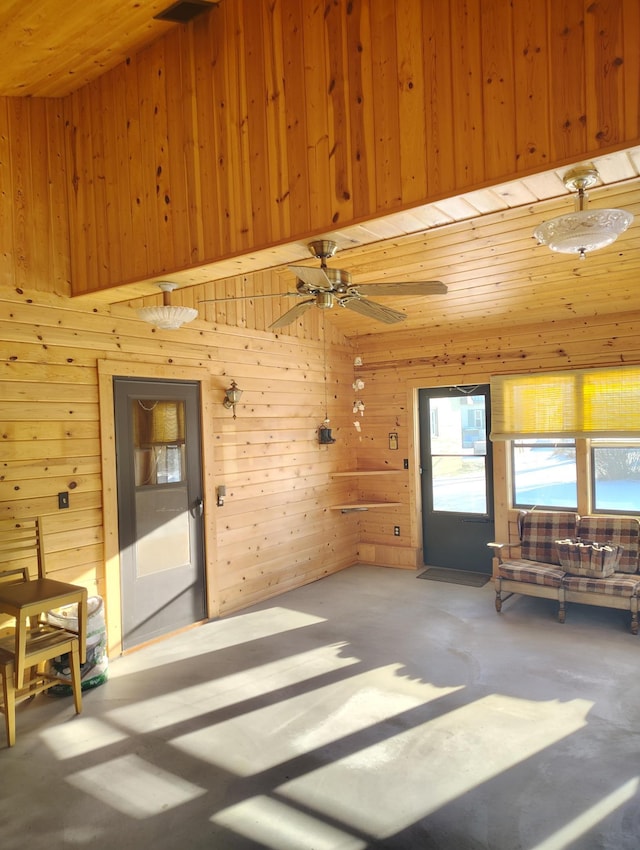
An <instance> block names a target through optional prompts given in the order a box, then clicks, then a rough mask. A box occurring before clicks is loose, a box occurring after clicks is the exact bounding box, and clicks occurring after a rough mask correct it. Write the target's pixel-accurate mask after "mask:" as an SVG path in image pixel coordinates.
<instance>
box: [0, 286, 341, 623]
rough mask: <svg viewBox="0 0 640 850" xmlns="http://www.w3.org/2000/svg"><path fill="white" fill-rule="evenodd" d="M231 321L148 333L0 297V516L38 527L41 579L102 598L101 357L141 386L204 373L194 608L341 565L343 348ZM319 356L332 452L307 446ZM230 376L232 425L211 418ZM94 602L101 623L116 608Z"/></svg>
mask: <svg viewBox="0 0 640 850" xmlns="http://www.w3.org/2000/svg"><path fill="white" fill-rule="evenodd" d="M265 286H266V284H263V285H262V288H264V287H265ZM200 294H201V296H203V295H204V294H205V293H204V292H201V293H200ZM317 313H318V316H319V315H320V311H317ZM227 318H229V317H227ZM267 318H269V316H267ZM241 320H242V317H241V319H240V320H238V318H237V317H235V318H234V320H233V323H232V324H227V325H221V324H214V323H213V322H209V321H205V320H204V319H202V320H197V321H196V322H195V323H193V324H192V325H189V326H184V327H183V328H182V329H181V330H180V331H179V332H176V331H174V332H170V331H165V332H160V331H156V330H155V329H152V328H151V327H150V326H149V325H145V324H144V323H142V322H141V321H140V320H138V319H137V317H136V316H135V314H134V312H133V311H132V310H131V309H130V308H128V307H125V306H123V305H118V306H116V307H114V308H112V309H110V308H109V307H96V308H94V309H91V308H87V307H85V308H80V307H79V306H78V305H77V304H76V302H73V301H72V300H70V299H67V298H60V297H56V296H53V295H47V294H38V293H33V292H32V293H29V295H26V294H20V293H16V292H15V291H13V290H10V289H3V288H0V352H1V353H0V362H1V363H2V402H1V405H0V410H1V415H0V419H1V421H2V425H1V426H0V427H1V438H2V460H1V464H0V516H2V517H3V518H15V519H17V520H19V519H21V518H23V517H27V516H33V515H42V516H43V517H44V522H45V535H46V548H47V551H48V553H49V558H48V567H49V570H50V572H51V573H53V574H54V575H56V576H58V577H60V578H62V579H66V580H71V581H77V582H80V583H82V584H84V585H85V586H87V588H88V589H89V591H90V592H91V593H98V594H100V595H105V593H106V591H107V590H108V588H107V587H106V584H105V552H104V543H105V530H104V519H103V507H104V505H103V484H104V481H103V474H102V473H103V470H102V468H101V452H102V447H101V442H100V414H101V411H100V406H99V394H98V368H97V364H98V361H100V360H103V359H106V360H108V361H110V362H111V364H112V369H115V371H116V373H117V370H118V366H117V365H116V366H114V365H113V363H116V364H120V365H121V366H122V374H127V369H128V368H130V367H131V365H132V364H137V365H138V367H139V368H140V369H142V370H143V374H144V370H145V369H146V370H148V371H147V373H146V374H148V375H149V376H150V377H155V376H156V372H157V371H158V370H159V371H160V373H161V374H162V375H164V377H166V378H167V379H171V378H172V376H173V377H175V373H176V370H180V374H182V373H183V372H184V370H185V369H188V368H189V367H191V368H193V369H194V370H199V371H200V372H201V371H202V370H206V373H207V374H208V375H210V386H209V387H207V388H206V390H207V392H209V393H210V396H211V409H212V410H213V417H212V419H211V421H210V422H207V423H205V431H204V439H205V440H207V441H209V443H210V444H213V458H214V460H213V468H209V469H206V470H205V476H204V477H205V482H206V483H205V502H206V510H207V515H208V516H209V522H210V523H211V524H212V527H213V529H214V536H213V541H212V546H211V547H210V549H209V550H208V551H207V568H208V572H209V580H210V582H209V583H210V586H212V587H216V588H217V594H218V595H217V598H216V599H214V600H210V609H211V611H212V612H213V613H214V614H222V613H227V612H229V611H233V610H236V609H238V608H241V607H243V606H246V605H248V604H250V603H252V602H254V601H256V600H259V599H264V598H268V597H269V596H272V595H275V594H276V593H280V592H282V591H283V590H285V589H288V588H290V587H294V586H297V585H300V584H303V583H305V582H308V581H312V580H314V579H317V578H320V577H322V576H324V575H327V574H328V573H331V572H334V571H335V570H338V569H341V568H343V567H345V566H349V565H350V564H352V563H354V562H355V561H356V559H357V554H356V546H357V520H356V519H350V518H346V520H345V521H342V522H340V523H337V522H336V513H335V512H333V511H331V510H330V506H331V504H334V503H336V502H341V501H343V500H344V498H345V497H346V490H345V485H344V482H342V481H341V480H339V479H338V480H334V479H332V477H331V473H332V472H335V471H337V470H338V469H340V468H344V467H345V466H346V465H348V464H350V463H351V462H352V461H351V460H350V458H351V456H352V454H353V444H352V440H351V403H352V398H351V393H352V390H351V384H352V382H353V379H354V378H353V361H352V356H351V349H350V346H349V345H348V344H346V343H345V342H344V341H343V340H341V338H340V337H339V336H338V335H337V333H335V332H333V331H332V329H331V327H330V326H328V327H327V330H326V335H327V345H326V346H325V345H324V344H323V342H322V341H321V336H322V334H321V324H320V319H319V318H318V317H317V316H316V317H313V318H311V321H309V322H308V323H307V324H306V331H307V334H308V336H309V337H310V338H309V339H307V340H302V339H298V338H297V337H296V335H295V333H294V334H291V335H287V334H273V333H271V332H266V331H264V330H255V329H253V328H251V329H247V328H242V327H238V326H237V325H238V324H240V321H241ZM260 321H261V323H262V324H263V325H264V317H263V318H262V319H261V320H260ZM314 337H315V338H314ZM325 349H326V360H327V383H326V387H327V394H326V398H327V399H328V410H329V414H330V417H331V424H332V427H333V429H334V435H335V436H337V437H338V441H337V442H336V444H335V445H332V446H320V445H319V444H318V441H317V428H318V426H319V425H320V423H321V422H322V420H323V418H324V413H325V381H324V360H325ZM231 379H235V380H236V381H237V383H238V385H239V386H240V387H241V388H242V389H243V391H244V395H243V398H242V400H241V403H240V405H239V407H238V416H237V419H236V420H235V421H234V420H233V419H232V416H231V413H230V412H229V411H227V410H225V408H224V407H223V405H222V400H223V397H224V388H225V387H226V386H228V385H229V382H230V380H231ZM220 483H223V484H225V485H226V488H227V499H226V504H225V506H224V508H216V507H215V488H216V486H217V485H218V484H220ZM62 491H67V492H69V494H70V508H69V509H68V510H58V501H57V494H58V493H59V492H62ZM212 512H213V518H212ZM113 532H114V529H111V530H110V533H112V534H113ZM107 603H108V610H109V608H111V610H113V607H112V606H113V604H116V605H117V600H107ZM117 633H118V629H117V628H116V629H114V634H117ZM110 635H111V629H110Z"/></svg>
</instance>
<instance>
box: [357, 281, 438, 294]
mask: <svg viewBox="0 0 640 850" xmlns="http://www.w3.org/2000/svg"><path fill="white" fill-rule="evenodd" d="M357 289H358V292H360V293H363V294H364V293H366V294H367V295H437V294H439V293H444V292H446V291H447V286H446V284H444V283H442V282H441V281H439V280H416V281H411V280H405V281H398V282H396V283H365V284H363V285H362V286H358V287H357Z"/></svg>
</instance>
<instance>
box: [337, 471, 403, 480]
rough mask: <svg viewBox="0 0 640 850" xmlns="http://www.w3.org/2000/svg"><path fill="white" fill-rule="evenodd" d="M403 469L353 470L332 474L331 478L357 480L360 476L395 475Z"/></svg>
mask: <svg viewBox="0 0 640 850" xmlns="http://www.w3.org/2000/svg"><path fill="white" fill-rule="evenodd" d="M399 472H406V470H405V469H353V470H351V471H349V472H332V473H331V475H332V477H333V478H357V477H360V476H361V475H397V474H398V473H399Z"/></svg>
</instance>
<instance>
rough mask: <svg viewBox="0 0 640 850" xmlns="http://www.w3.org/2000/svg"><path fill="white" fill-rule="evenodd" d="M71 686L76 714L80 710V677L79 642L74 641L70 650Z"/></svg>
mask: <svg viewBox="0 0 640 850" xmlns="http://www.w3.org/2000/svg"><path fill="white" fill-rule="evenodd" d="M69 661H70V663H71V687H72V689H73V704H74V705H75V709H76V714H80V712H81V711H82V679H81V673H80V644H79V643H78V641H75V642H74V644H73V647H72V649H71V652H70V658H69Z"/></svg>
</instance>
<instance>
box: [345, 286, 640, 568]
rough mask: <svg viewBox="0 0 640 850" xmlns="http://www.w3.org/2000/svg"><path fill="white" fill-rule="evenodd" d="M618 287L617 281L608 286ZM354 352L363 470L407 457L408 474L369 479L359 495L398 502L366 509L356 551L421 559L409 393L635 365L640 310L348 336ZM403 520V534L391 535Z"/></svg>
mask: <svg viewBox="0 0 640 850" xmlns="http://www.w3.org/2000/svg"><path fill="white" fill-rule="evenodd" d="M611 288H612V292H613V291H614V290H615V283H614V279H613V278H612V284H611ZM354 345H355V351H354V354H355V355H356V356H360V357H361V358H362V360H363V365H362V366H359V367H357V368H356V377H359V378H362V379H363V380H364V382H365V387H364V389H363V390H362V391H361V392H360V395H361V396H362V400H363V402H364V403H365V411H366V412H365V416H364V418H363V422H362V433H361V435H360V437H359V440H360V448H359V450H358V459H359V463H360V465H361V466H364V467H366V466H367V465H372V466H373V465H375V464H376V462H378V465H379V461H380V460H382V461H383V462H384V463H390V464H394V465H397V461H396V460H395V458H396V457H398V456H399V457H400V458H404V457H407V456H409V458H410V463H411V469H410V475H409V476H408V477H407V478H406V479H402V480H401V483H400V485H399V483H398V482H396V481H395V479H394V481H393V483H392V484H388V483H387V480H385V482H384V484H383V489H382V491H381V488H380V487H379V485H378V482H376V481H375V480H374V479H372V480H367V481H366V490H364V491H361V495H367V496H369V497H372V496H373V495H374V491H377V492H378V495H379V496H380V495H381V494H384V492H385V491H386V492H389V489H390V488H393V489H392V490H391V492H394V493H398V492H399V493H400V501H402V506H401V507H399V508H394V509H393V510H392V511H390V512H389V513H388V514H387V515H386V516H383V517H381V516H380V515H379V514H378V513H377V512H376V513H375V515H374V514H373V512H372V513H371V514H363V515H362V518H361V520H360V544H359V551H360V556H361V559H362V560H365V561H370V562H373V563H378V564H386V565H388V566H407V567H410V566H416V565H420V564H421V563H422V561H421V557H422V552H421V528H420V507H419V502H418V499H419V488H420V481H419V475H418V474H417V466H418V464H419V460H420V458H419V445H418V444H417V440H416V435H415V433H414V430H415V426H416V421H417V408H416V406H415V395H416V393H417V390H418V388H421V387H440V386H456V385H473V384H488V383H489V382H490V379H491V376H492V375H500V374H509V373H514V372H529V371H536V370H544V371H551V370H554V369H580V368H584V367H588V366H618V365H620V364H621V363H640V310H638V309H637V308H636V309H634V310H630V311H628V312H622V313H618V314H612V315H608V316H606V315H597V314H596V315H593V316H592V317H590V318H589V319H588V320H585V318H584V317H575V318H573V319H567V320H563V319H560V318H549V317H548V316H547V318H541V319H539V318H535V319H534V321H530V322H529V323H527V321H526V320H525V321H523V323H522V324H520V325H517V324H507V325H505V324H503V325H502V326H499V325H497V324H494V325H492V324H491V322H490V321H487V322H486V323H485V324H484V325H476V326H475V330H473V331H469V329H468V328H467V329H465V328H464V327H460V328H455V327H452V328H450V329H448V330H447V332H446V333H445V332H441V333H440V334H438V333H434V332H433V331H432V332H430V334H429V341H428V346H426V345H425V340H424V335H423V334H422V333H421V332H418V331H414V332H408V333H406V332H400V333H387V334H380V335H375V336H373V335H372V336H362V337H360V338H359V339H358V340H357V341H356V340H354ZM389 432H396V433H398V437H399V446H400V448H399V451H397V452H396V451H388V450H387V443H388V433H389ZM503 448H504V445H503V444H496V445H495V446H494V475H495V476H496V477H495V519H496V533H497V535H502V536H501V537H499V539H501V540H506V539H508V538H507V537H506V536H505V535H507V534H508V533H509V519H510V511H509V505H508V499H509V493H508V483H507V480H506V477H505V476H506V471H505V467H504V463H503V460H502V458H501V457H500V452H501V451H503ZM393 525H399V526H400V529H401V536H400V538H395V539H394V538H393V537H392V536H391V535H392V532H393V528H392V526H393Z"/></svg>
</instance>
